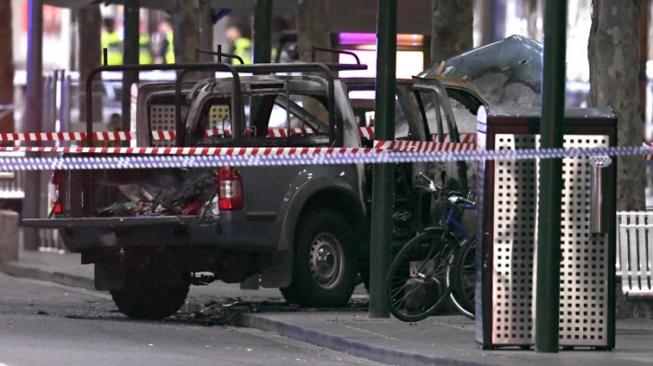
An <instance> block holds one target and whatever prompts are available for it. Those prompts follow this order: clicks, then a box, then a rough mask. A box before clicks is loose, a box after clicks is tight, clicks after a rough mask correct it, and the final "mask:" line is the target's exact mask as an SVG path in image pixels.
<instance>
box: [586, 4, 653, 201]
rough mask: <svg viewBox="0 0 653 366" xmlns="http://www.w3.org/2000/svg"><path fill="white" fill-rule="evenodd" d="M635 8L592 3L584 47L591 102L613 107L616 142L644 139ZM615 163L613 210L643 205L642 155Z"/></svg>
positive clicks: (635, 142)
mask: <svg viewBox="0 0 653 366" xmlns="http://www.w3.org/2000/svg"><path fill="white" fill-rule="evenodd" d="M639 11H640V0H629V1H621V0H594V1H593V2H592V28H591V30H590V37H589V50H588V51H589V52H588V53H589V63H590V86H591V96H592V104H593V105H594V106H597V107H608V106H611V107H613V108H614V110H615V113H616V114H617V118H618V125H617V126H618V132H617V142H618V143H619V145H621V146H641V145H642V142H643V140H644V123H643V121H642V116H641V114H640V97H639V92H638V90H639V89H638V85H639V80H638V77H639V68H640V60H639V52H640V50H639V37H640V34H639ZM617 167H618V169H617V209H618V210H642V209H644V208H645V196H644V187H645V179H644V171H645V165H644V161H643V159H642V157H641V156H634V157H627V158H619V159H618V165H617Z"/></svg>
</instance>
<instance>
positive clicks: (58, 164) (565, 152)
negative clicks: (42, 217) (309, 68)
mask: <svg viewBox="0 0 653 366" xmlns="http://www.w3.org/2000/svg"><path fill="white" fill-rule="evenodd" d="M647 154H653V147H648V146H620V147H601V148H570V149H562V148H556V149H520V150H500V151H451V152H440V151H431V152H398V151H372V152H369V151H368V152H365V153H352V152H343V153H334V154H305V155H264V156H247V155H233V156H230V155H206V156H202V155H200V156H197V155H159V156H151V155H145V156H130V155H123V156H64V157H61V156H47V157H0V171H35V170H103V169H160V168H210V167H217V166H233V167H244V166H287V165H338V164H357V163H362V164H385V163H410V162H449V161H486V160H530V159H555V158H583V157H592V156H636V155H647Z"/></svg>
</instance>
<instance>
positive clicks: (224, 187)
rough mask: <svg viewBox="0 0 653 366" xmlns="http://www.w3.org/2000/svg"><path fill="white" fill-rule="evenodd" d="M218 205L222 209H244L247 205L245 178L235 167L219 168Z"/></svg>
mask: <svg viewBox="0 0 653 366" xmlns="http://www.w3.org/2000/svg"><path fill="white" fill-rule="evenodd" d="M217 193H218V205H219V207H220V210H223V211H235V210H242V209H243V207H244V205H245V199H244V194H243V180H242V178H241V177H240V174H239V173H238V171H237V170H236V169H235V168H232V167H221V168H219V169H218V192H217Z"/></svg>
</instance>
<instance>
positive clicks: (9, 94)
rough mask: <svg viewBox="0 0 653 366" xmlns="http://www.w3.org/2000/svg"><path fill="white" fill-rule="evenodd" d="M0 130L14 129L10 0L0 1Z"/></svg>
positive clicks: (10, 130) (9, 130) (8, 130)
mask: <svg viewBox="0 0 653 366" xmlns="http://www.w3.org/2000/svg"><path fill="white" fill-rule="evenodd" d="M0 39H1V40H2V42H0V55H2V57H0V132H13V131H14V114H13V108H12V106H13V103H14V58H13V52H12V45H13V42H12V34H11V1H2V2H0Z"/></svg>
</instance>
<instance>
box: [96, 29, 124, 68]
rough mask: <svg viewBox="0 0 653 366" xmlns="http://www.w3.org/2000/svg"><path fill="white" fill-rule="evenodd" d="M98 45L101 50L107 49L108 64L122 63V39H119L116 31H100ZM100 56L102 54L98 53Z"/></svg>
mask: <svg viewBox="0 0 653 366" xmlns="http://www.w3.org/2000/svg"><path fill="white" fill-rule="evenodd" d="M100 46H101V47H102V50H104V49H105V48H106V49H107V62H108V64H109V65H122V39H120V35H118V32H111V33H109V32H106V31H102V35H101V36H100ZM102 52H104V51H102ZM100 57H101V58H102V57H103V55H102V54H100ZM102 61H104V60H102Z"/></svg>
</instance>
